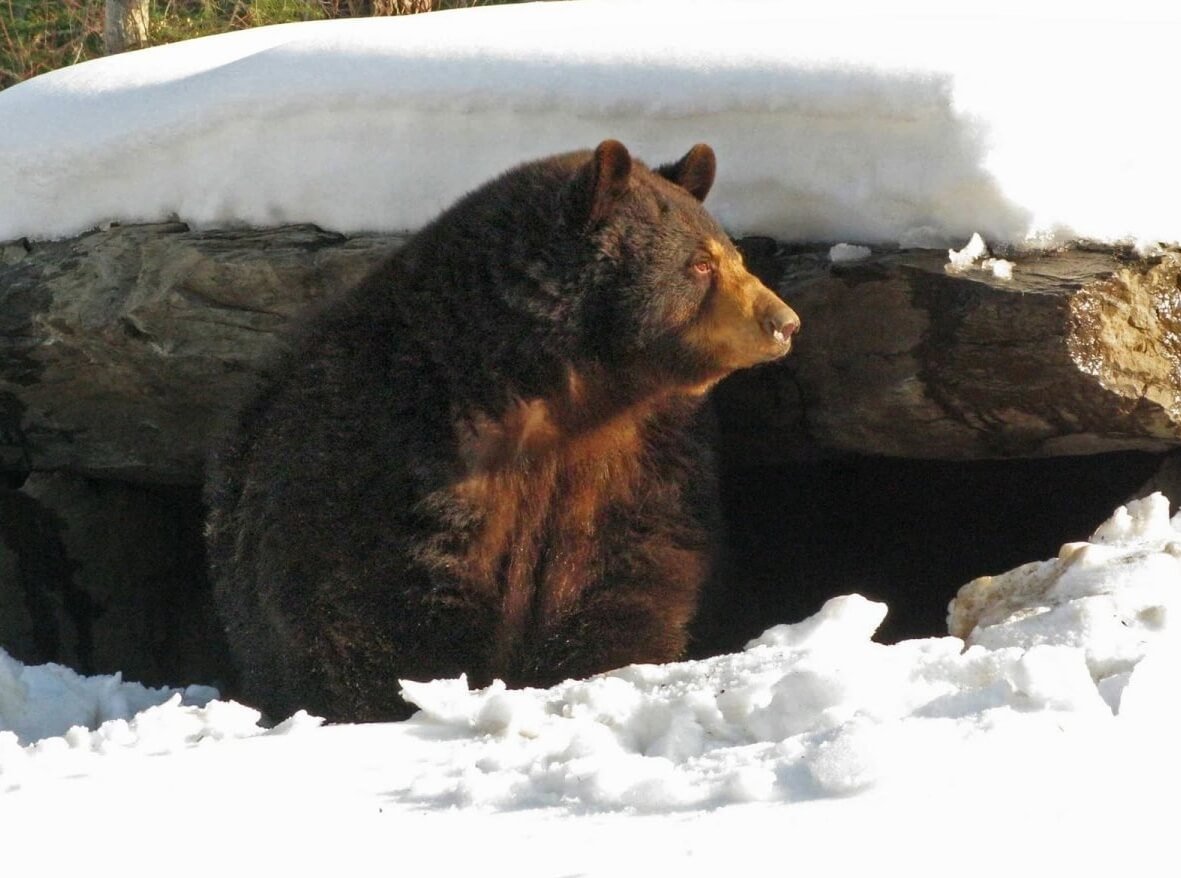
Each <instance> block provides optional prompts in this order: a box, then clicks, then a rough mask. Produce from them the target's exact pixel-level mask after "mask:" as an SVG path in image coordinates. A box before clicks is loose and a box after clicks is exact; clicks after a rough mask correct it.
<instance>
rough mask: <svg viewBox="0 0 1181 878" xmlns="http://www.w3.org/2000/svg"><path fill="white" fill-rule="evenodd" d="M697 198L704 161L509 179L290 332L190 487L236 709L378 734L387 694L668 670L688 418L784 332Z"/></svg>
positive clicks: (696, 485) (689, 530)
mask: <svg viewBox="0 0 1181 878" xmlns="http://www.w3.org/2000/svg"><path fill="white" fill-rule="evenodd" d="M713 178H714V155H713V151H712V150H711V149H710V148H709V147H708V146H705V145H698V146H695V147H693V149H691V150H690V151H689V152H688V153H687V154H686V155H685V156H684V158H682V159H681V160H680V161H679V162H676V163H675V164H671V165H667V166H665V167H662V168H660V169H658V170H657V171H652V170H649V169H648V168H647V167H645V166H644V165H643V164H641V163H639V162H638V161H635V160H633V159H632V157H631V156H630V154H629V153H628V151H627V149H626V148H625V147H624V146H623V145H622V144H620V143H618V142H616V141H604V142H603V143H602V144H600V145H599V147H598V148H597V149H596V150H594V151H593V152H589V151H587V152H575V153H571V154H568V155H560V156H555V157H552V158H548V159H544V160H541V161H536V162H533V163H530V164H526V165H523V166H521V167H518V168H516V169H515V170H512V171H509V172H508V173H506V174H504V175H502V176H501V177H499V178H497V179H495V180H493V181H492V182H490V183H488V184H486V185H485V186H483V187H482V188H480V189H478V190H476V191H475V192H473V193H471V194H469V195H468V196H466V197H465V198H463V199H462V200H460V201H459V202H458V203H457V204H456V205H455V206H453V207H452V208H450V209H449V210H447V211H446V212H444V213H443V214H442V215H441V216H440V217H439V218H438V219H437V220H435V221H434V222H433V223H431V224H430V225H428V226H427V227H425V228H424V229H423V230H422V231H421V232H419V233H418V234H417V235H415V236H414V237H413V238H412V239H411V240H410V241H409V242H408V243H407V244H406V245H405V246H404V247H403V248H402V249H401V250H399V251H397V252H395V253H393V254H392V255H390V256H389V257H388V258H387V259H386V260H385V261H384V263H383V264H382V265H381V266H380V267H379V268H378V269H377V270H376V271H374V272H373V273H372V274H371V275H370V276H369V277H368V279H367V280H365V281H364V282H363V283H361V284H360V285H359V286H357V287H356V288H355V289H352V290H349V291H347V292H345V293H344V294H343V295H341V296H339V297H338V298H336V299H335V300H334V301H332V302H330V303H328V304H327V305H326V306H325V307H324V308H322V309H321V310H320V311H319V313H318V314H316V315H315V316H314V317H313V318H312V319H310V320H308V321H307V322H306V324H305V325H304V326H303V328H302V330H301V331H300V332H299V333H298V334H297V335H296V336H295V337H294V338H293V339H292V340H291V342H290V343H289V345H288V347H287V349H286V350H285V352H284V353H283V354H282V355H281V357H280V358H279V359H278V361H277V362H276V363H275V365H274V366H273V367H272V368H271V369H270V370H269V371H268V372H267V373H266V374H265V375H264V376H263V377H262V378H261V380H260V384H259V390H258V391H257V393H256V395H255V396H254V398H253V399H252V400H251V401H250V402H249V403H248V404H247V405H246V406H245V407H244V408H243V409H242V411H241V412H240V414H239V415H238V420H237V422H236V429H235V431H234V434H233V435H232V437H230V439H229V440H228V441H227V442H226V444H225V446H224V447H223V448H222V449H221V450H220V451H219V452H218V453H217V454H215V456H214V459H213V461H212V463H211V468H210V480H209V486H208V490H207V501H208V505H209V510H210V513H209V521H208V529H207V530H208V541H209V553H210V561H211V566H212V570H213V576H214V585H215V592H216V596H217V601H218V604H219V609H220V612H221V614H222V618H223V621H224V623H225V625H226V629H227V631H228V634H229V639H230V643H231V647H232V649H233V652H234V654H235V657H236V659H237V661H238V663H239V666H240V670H241V672H242V675H243V688H244V690H245V693H244V694H245V695H246V697H248V698H249V699H252V700H253V701H254V702H255V703H257V704H258V705H259V706H260V707H262V708H263V709H265V710H266V711H267V712H268V713H269V714H270V715H271V716H272V717H274V718H278V717H282V716H284V715H286V714H288V713H290V712H292V711H294V710H296V709H298V708H307V709H308V710H311V711H312V712H314V713H317V714H320V715H323V716H326V717H328V718H330V719H333V720H377V719H389V718H395V717H400V716H405V715H406V713H407V712H408V706H407V705H406V703H405V702H403V701H402V699H401V698H400V696H399V688H400V687H399V684H398V680H399V678H402V679H415V680H421V679H432V678H438V677H453V676H458V675H459V674H460V673H466V674H467V675H468V679H469V681H470V682H471V683H472V684H475V685H486V684H488V683H490V682H491V681H492V680H493V679H494V678H500V679H503V680H505V681H506V682H507V683H508V684H509V685H517V686H523V685H532V686H547V685H551V684H553V683H555V682H557V681H560V680H562V679H564V678H566V677H579V676H586V675H590V674H594V673H596V672H599V671H605V670H608V669H610V668H615V667H619V666H621V665H625V664H629V663H632V662H664V661H669V660H673V659H676V658H678V657H679V656H681V655H682V652H683V650H684V649H685V646H686V639H687V633H686V632H687V626H688V624H689V622H690V619H691V618H692V616H693V613H694V610H695V607H696V605H697V600H698V594H699V591H700V589H701V588H702V584H703V582H704V581H705V580H706V578H707V577H708V576H709V575H710V570H711V564H712V555H713V549H714V538H715V531H716V527H715V525H716V516H717V512H716V506H717V503H716V497H715V487H716V486H715V479H714V475H713V466H712V460H711V452H710V449H709V446H708V442H707V441H706V439H705V438H704V434H703V431H702V430H701V429H700V421H701V403H702V399H703V397H704V394H705V392H706V391H707V390H708V389H709V388H710V387H711V386H712V385H713V384H714V383H716V382H717V381H718V380H719V379H721V378H722V377H723V376H725V375H726V374H728V373H730V372H732V371H733V370H735V369H740V368H743V367H746V366H750V365H753V364H755V363H759V362H764V361H768V360H772V359H775V358H777V357H780V356H782V355H784V354H786V353H787V351H788V348H789V347H790V337H791V335H792V333H793V332H794V331H795V329H796V328H797V327H798V320H797V318H796V316H795V314H794V313H793V312H792V311H791V310H790V309H789V308H788V307H787V306H786V305H785V304H784V303H783V302H781V301H780V300H779V299H778V298H777V297H776V296H775V295H774V294H773V293H771V292H770V291H769V290H768V289H766V287H764V286H763V285H762V284H761V283H759V282H758V281H757V280H756V279H755V278H754V277H753V276H751V275H750V274H749V273H748V272H747V271H746V269H745V268H744V267H743V264H742V259H741V257H740V255H739V254H738V252H737V251H736V250H735V248H734V246H733V245H732V244H731V242H730V241H729V239H728V238H727V236H726V235H725V233H724V232H723V231H722V230H721V228H720V227H719V226H718V225H717V224H716V223H715V222H714V220H713V219H712V218H711V217H710V216H709V215H708V214H707V213H706V212H705V210H704V209H703V208H702V207H701V205H700V201H701V200H702V199H703V198H704V197H705V195H706V193H707V192H708V190H709V188H710V186H711V185H712V182H713Z"/></svg>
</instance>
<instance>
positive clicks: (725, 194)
mask: <svg viewBox="0 0 1181 878" xmlns="http://www.w3.org/2000/svg"><path fill="white" fill-rule="evenodd" d="M1179 26H1181V10H1179V9H1178V7H1177V6H1176V4H1172V3H1167V2H1164V0H1160V2H1146V0H1126V2H1121V3H1120V4H1118V7H1115V8H1114V9H1113V8H1112V7H1111V5H1110V4H1104V5H1103V7H1102V8H1100V7H1099V5H1098V4H1088V3H1078V2H1065V0H1048V2H1040V3H1037V2H1016V0H1000V2H990V3H987V4H971V5H968V4H963V5H962V6H961V7H959V8H957V5H956V4H954V3H947V2H935V0H898V2H892V3H889V4H885V3H883V4H875V3H872V2H869V0H833V2H826V3H824V4H820V8H816V4H811V5H808V6H807V8H806V11H801V7H800V5H799V4H796V3H785V2H781V0H729V2H724V3H719V2H717V0H672V2H671V3H670V2H669V0H599V2H578V3H543V4H526V5H520V6H509V7H483V8H475V9H470V10H460V11H455V12H444V13H438V14H434V15H429V16H415V17H412V18H391V19H378V20H352V21H349V20H345V21H331V22H314V23H308V24H296V25H283V26H278V27H272V28H262V29H258V30H252V31H246V32H239V33H233V34H228V35H224V36H219V37H215V38H210V39H206V40H200V41H193V42H191V43H186V44H181V45H173V46H166V47H161V48H154V49H149V50H146V51H143V52H135V53H131V54H128V55H123V56H119V57H114V58H108V59H103V60H99V61H95V62H91V63H88V64H82V65H78V66H76V67H73V68H69V69H66V70H61V71H58V72H55V73H51V74H48V75H46V76H42V77H39V78H37V79H35V80H33V81H31V82H27V83H23V84H21V85H18V86H15V87H13V88H10V89H7V90H6V91H4V92H0V155H2V156H3V158H4V161H3V162H0V193H4V196H3V197H2V198H0V240H6V239H11V238H15V237H19V236H31V237H53V236H66V235H70V234H74V233H77V232H80V231H83V230H85V229H87V228H90V227H92V226H95V225H98V224H101V223H105V222H110V221H120V220H122V221H132V220H140V221H148V220H161V219H167V218H169V217H172V216H177V217H179V218H181V219H183V220H185V221H187V222H191V223H194V224H197V225H221V226H224V225H228V224H232V223H237V222H244V223H249V224H257V225H275V224H279V223H285V222H301V221H306V222H315V223H318V224H319V225H321V226H323V227H326V228H331V229H337V230H341V231H353V230H360V229H365V230H402V229H413V228H416V227H418V226H420V225H422V223H423V222H425V221H426V220H428V219H429V218H431V217H432V216H433V215H434V214H436V213H437V212H438V211H439V210H440V209H441V208H443V207H445V206H446V205H448V204H449V203H451V202H452V201H453V200H454V199H455V198H456V197H457V196H458V195H460V194H462V193H463V192H465V191H467V190H469V189H471V188H472V187H474V186H476V185H477V184H479V183H481V182H483V181H484V180H486V179H487V178H489V177H490V176H492V175H494V174H496V173H499V172H500V171H502V170H504V169H505V168H507V167H509V166H511V165H514V164H516V163H518V162H520V161H523V160H525V159H528V158H534V157H538V156H542V155H547V154H549V153H553V152H558V151H564V150H568V149H574V148H586V147H590V146H593V145H594V144H596V143H598V142H599V141H600V140H602V139H603V138H605V137H616V138H618V139H621V140H623V141H624V142H625V143H627V144H628V145H629V146H630V147H632V149H633V150H634V151H636V152H637V154H639V155H640V156H643V157H647V158H648V159H649V160H652V161H662V160H669V159H671V158H674V157H676V156H680V155H682V154H683V153H684V151H685V149H686V148H687V147H688V146H689V145H691V144H693V143H695V142H697V141H707V142H709V143H711V144H712V145H713V146H714V147H715V148H716V150H717V152H718V155H719V170H720V174H719V180H718V185H717V186H716V187H715V189H714V193H713V194H712V195H711V198H710V203H711V207H712V209H713V210H714V212H715V213H717V214H718V216H719V217H720V218H721V219H722V221H723V222H724V223H725V224H726V225H727V226H728V227H729V228H730V229H732V230H733V231H734V232H736V233H759V234H765V235H773V236H775V237H778V238H780V239H807V240H828V241H834V242H835V241H847V242H850V243H873V242H902V243H903V244H904V245H906V244H910V245H928V246H932V245H933V246H944V245H951V244H955V245H956V246H960V245H962V244H963V242H964V241H966V240H967V239H968V236H969V235H971V233H972V232H974V231H979V232H980V233H981V234H982V235H983V236H984V238H985V239H986V240H987V241H988V242H989V243H990V244H995V243H998V242H999V243H1004V242H1016V243H1022V242H1025V241H1026V240H1027V239H1030V238H1031V237H1032V239H1033V240H1034V241H1035V242H1037V241H1046V240H1049V239H1050V238H1053V237H1057V238H1059V239H1060V238H1063V237H1073V236H1083V237H1092V238H1104V239H1115V238H1125V237H1127V238H1134V239H1139V240H1141V241H1145V242H1154V241H1160V240H1163V241H1177V240H1181V213H1179V212H1178V211H1177V210H1176V209H1175V205H1176V204H1177V203H1178V202H1179V201H1181V175H1178V174H1177V173H1176V172H1175V170H1173V163H1174V157H1175V147H1176V143H1177V134H1178V130H1179V127H1181V117H1178V114H1177V113H1176V112H1173V111H1172V109H1171V106H1172V102H1173V101H1174V95H1173V93H1172V91H1171V89H1170V87H1169V83H1172V82H1175V80H1176V34H1177V31H1178V27H1179Z"/></svg>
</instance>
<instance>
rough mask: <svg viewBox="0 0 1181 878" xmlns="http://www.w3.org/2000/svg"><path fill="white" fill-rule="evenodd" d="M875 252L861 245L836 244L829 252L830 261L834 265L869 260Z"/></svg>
mask: <svg viewBox="0 0 1181 878" xmlns="http://www.w3.org/2000/svg"><path fill="white" fill-rule="evenodd" d="M872 254H873V251H872V250H870V249H869V248H868V247H862V246H860V245H859V244H834V245H833V246H832V247H831V248H830V249H829V251H828V261H829V262H834V263H838V264H839V263H842V262H860V261H862V260H863V259H868V258H869V257H870V256H871V255H872Z"/></svg>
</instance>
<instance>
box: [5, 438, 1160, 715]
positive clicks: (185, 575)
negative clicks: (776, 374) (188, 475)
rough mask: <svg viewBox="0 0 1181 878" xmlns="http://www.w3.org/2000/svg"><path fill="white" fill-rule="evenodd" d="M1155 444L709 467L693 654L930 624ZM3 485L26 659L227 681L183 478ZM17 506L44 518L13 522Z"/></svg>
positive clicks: (1117, 480) (1132, 490) (1151, 466)
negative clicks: (835, 627)
mask: <svg viewBox="0 0 1181 878" xmlns="http://www.w3.org/2000/svg"><path fill="white" fill-rule="evenodd" d="M1164 459H1165V458H1164V456H1163V455H1159V454H1147V453H1133V452H1128V453H1120V454H1107V455H1096V456H1091V457H1071V458H1046V459H1036V460H984V461H971V462H951V461H924V460H903V459H885V458H869V457H850V458H846V459H841V460H826V461H813V462H808V463H796V464H788V465H778V466H774V467H757V468H749V467H738V466H729V467H724V468H723V474H722V496H721V502H722V507H723V512H724V514H725V518H726V520H727V529H726V535H725V557H724V561H723V564H722V567H721V569H720V571H719V574H720V575H719V577H718V580H719V583H721V584H722V585H721V586H720V587H719V588H718V589H716V590H714V591H713V592H712V593H711V594H710V595H708V596H707V598H706V600H705V601H704V602H703V605H702V607H701V611H700V612H699V614H698V619H697V623H696V625H695V630H694V641H693V647H692V650H691V657H701V656H705V655H716V654H719V653H722V652H731V651H734V650H738V649H741V648H742V647H743V646H744V645H745V643H746V642H747V641H748V640H750V639H751V638H754V637H757V636H758V635H759V634H760V633H762V632H763V631H764V630H765V629H767V628H769V627H771V626H772V625H775V624H778V623H782V622H798V621H800V620H802V619H805V618H807V617H808V616H810V615H812V614H813V613H815V612H816V610H818V609H819V608H820V606H821V605H822V604H823V603H824V602H825V601H826V600H827V599H829V598H831V597H834V596H836V595H840V594H847V593H850V592H858V593H860V594H863V595H865V596H866V597H868V598H871V599H873V600H880V601H884V602H885V603H886V604H887V605H888V606H889V608H890V611H889V614H888V615H887V617H886V621H885V623H884V625H883V627H882V629H881V630H880V631H879V632H878V635H877V639H878V640H880V641H883V642H894V641H897V640H900V639H904V638H909V637H925V636H939V635H943V634H945V633H946V627H945V616H946V610H947V603H948V601H949V600H950V599H951V598H952V597H953V596H954V595H955V593H956V591H957V590H958V589H959V587H960V586H962V585H964V584H965V583H967V582H968V581H970V580H971V579H973V578H975V577H977V576H981V575H985V574H995V573H1000V572H1003V571H1005V570H1009V569H1011V568H1013V567H1015V566H1017V565H1019V564H1023V563H1025V562H1028V561H1037V560H1043V559H1046V558H1052V557H1054V556H1055V555H1056V554H1057V552H1058V548H1059V546H1061V544H1062V543H1064V542H1069V541H1073V540H1081V539H1085V538H1086V537H1088V536H1089V535H1090V533H1091V532H1092V531H1093V530H1094V529H1095V527H1096V526H1098V525H1099V524H1100V523H1102V522H1103V521H1104V520H1105V519H1106V518H1107V517H1108V516H1109V515H1110V513H1111V511H1112V510H1113V509H1114V508H1115V507H1116V506H1118V505H1119V504H1120V503H1123V502H1125V501H1127V500H1128V499H1131V498H1132V497H1134V496H1138V495H1139V494H1140V493H1141V489H1142V487H1143V486H1144V484H1145V483H1146V482H1147V481H1149V480H1150V479H1151V478H1153V476H1154V475H1156V474H1157V472H1158V470H1160V469H1161V466H1162V462H1163V461H1164ZM25 492H30V493H28V495H27V496H26V493H25ZM18 494H19V496H17V495H18ZM5 496H8V497H9V499H10V500H13V501H14V502H15V501H16V500H20V501H21V503H20V504H18V505H12V504H9V506H6V507H5V508H6V510H7V514H6V515H5V516H4V519H3V520H2V521H0V530H2V531H3V534H2V535H3V537H4V540H3V542H2V543H0V610H3V612H0V646H4V647H5V648H6V649H7V650H8V651H9V652H10V653H11V654H12V655H13V656H14V657H16V658H18V659H22V660H25V661H28V662H38V663H39V662H43V661H58V662H62V663H65V664H67V665H73V666H77V667H83V666H84V669H85V670H86V671H88V672H90V673H113V672H115V671H122V672H124V674H125V675H126V676H127V678H128V679H137V680H141V681H143V682H146V683H149V684H152V685H164V684H168V685H175V684H177V683H182V682H183V683H191V682H205V683H207V682H215V683H218V684H221V685H223V686H225V687H226V688H227V691H229V692H231V693H232V691H233V685H232V679H233V676H234V674H233V671H232V668H231V666H230V663H229V657H228V654H227V652H226V646H225V642H224V638H223V637H222V636H221V632H220V626H219V624H218V622H217V620H216V619H215V617H214V613H213V607H212V601H211V595H210V587H209V583H208V580H207V578H206V575H205V570H204V565H203V563H202V561H201V557H202V535H201V518H202V516H201V506H200V499H199V496H198V492H197V490H196V489H195V488H191V489H187V488H186V489H183V490H181V489H178V490H173V491H159V490H155V489H147V488H143V487H136V486H131V485H123V484H121V483H113V482H112V483H100V484H95V483H90V482H87V481H86V480H70V479H65V480H63V479H54V478H53V477H38V479H34V480H32V481H31V483H30V484H27V485H25V486H24V487H23V488H22V489H21V491H19V492H18V491H13V490H11V489H9V491H8V492H6V494H5ZM1173 499H1176V498H1173ZM42 507H44V508H42ZM18 510H26V511H28V513H29V514H28V515H25V514H24V513H22V514H20V515H18V514H16V512H17V511H18ZM30 515H31V516H33V517H29V516H30ZM26 519H27V521H28V522H31V523H33V524H35V523H37V522H56V525H55V526H54V527H40V528H39V529H37V528H34V529H32V530H30V529H29V528H25V529H24V530H22V529H21V524H22V522H24V521H26ZM63 528H64V529H63ZM30 534H32V536H30ZM49 562H53V563H55V564H57V565H58V567H56V568H54V569H60V570H61V571H62V572H63V573H62V576H58V577H44V576H38V577H35V579H36V582H37V584H38V586H39V590H38V593H37V594H30V581H29V580H28V577H24V578H22V577H21V572H22V571H23V570H25V569H26V568H27V569H29V570H43V569H45V565H46V564H47V563H49ZM30 564H34V565H39V566H32V567H30V566H29V565H30ZM75 593H77V594H78V595H83V596H88V597H89V598H92V600H90V601H89V602H88V603H86V605H85V607H86V608H89V610H88V612H86V613H83V614H82V617H83V618H79V612H78V607H77V606H75V604H74V603H71V602H70V600H69V598H70V596H71V595H75ZM31 598H35V600H31ZM75 603H76V602H75ZM5 608H7V610H5Z"/></svg>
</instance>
